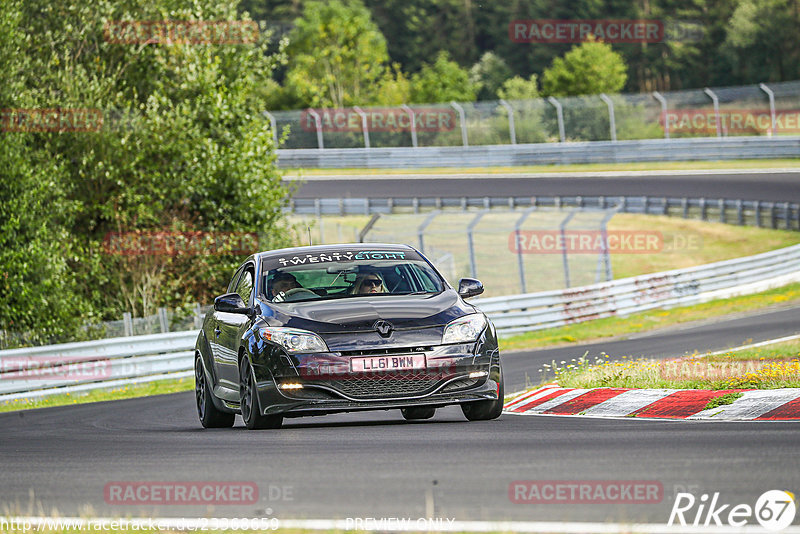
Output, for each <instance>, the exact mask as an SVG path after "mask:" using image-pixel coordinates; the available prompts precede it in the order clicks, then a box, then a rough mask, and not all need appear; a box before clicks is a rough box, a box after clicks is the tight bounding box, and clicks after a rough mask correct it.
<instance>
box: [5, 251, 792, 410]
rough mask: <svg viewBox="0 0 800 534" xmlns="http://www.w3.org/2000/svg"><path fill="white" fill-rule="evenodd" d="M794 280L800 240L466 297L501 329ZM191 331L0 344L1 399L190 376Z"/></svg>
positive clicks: (194, 335)
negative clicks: (609, 278) (659, 268)
mask: <svg viewBox="0 0 800 534" xmlns="http://www.w3.org/2000/svg"><path fill="white" fill-rule="evenodd" d="M797 281H800V245H794V246H792V247H788V248H784V249H780V250H774V251H771V252H766V253H763V254H758V255H756V256H749V257H746V258H737V259H733V260H727V261H721V262H717V263H711V264H708V265H701V266H699V267H691V268H688V269H678V270H674V271H667V272H662V273H656V274H649V275H643V276H637V277H633V278H625V279H622V280H614V281H613V282H605V283H600V284H594V285H590V286H584V287H577V288H570V289H565V290H559V291H546V292H542V293H530V294H525V295H512V296H505V297H494V298H486V299H474V300H473V301H472V302H473V303H474V304H475V305H476V306H478V307H479V308H480V309H481V310H483V311H484V312H485V313H486V314H487V315H488V316H489V317H490V318H491V319H492V321H493V322H494V324H495V326H496V327H497V330H498V332H499V333H500V334H512V333H515V332H525V331H531V330H539V329H543V328H549V327H554V326H563V325H567V324H571V323H579V322H582V321H588V320H591V319H597V318H602V317H611V316H625V315H629V314H632V313H637V312H641V311H646V310H650V309H653V308H663V307H669V306H676V305H688V304H695V303H698V302H703V301H706V300H711V299H714V298H725V297H728V296H733V295H736V294H748V293H755V292H758V291H763V290H764V289H768V288H770V287H779V286H781V285H784V284H787V283H791V282H797ZM197 333H198V332H197V331H196V330H193V331H188V332H174V333H167V334H155V335H149V336H134V337H125V338H114V339H103V340H99V341H88V342H84V343H67V344H63V345H51V346H47V347H32V348H21V349H13V350H4V351H0V400H11V399H14V398H21V397H28V398H30V397H41V396H46V395H50V394H54V393H66V392H70V391H82V390H88V389H98V388H107V387H110V386H118V385H125V384H131V383H136V382H142V381H148V380H157V379H161V378H171V377H188V376H191V375H192V374H193V373H192V368H193V348H194V344H195V339H196V338H197Z"/></svg>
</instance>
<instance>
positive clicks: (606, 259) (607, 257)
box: [594, 210, 617, 283]
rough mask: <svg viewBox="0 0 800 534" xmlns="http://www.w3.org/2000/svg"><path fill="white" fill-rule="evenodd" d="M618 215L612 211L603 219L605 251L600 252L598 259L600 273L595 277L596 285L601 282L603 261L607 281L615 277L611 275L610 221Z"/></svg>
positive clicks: (601, 232)
mask: <svg viewBox="0 0 800 534" xmlns="http://www.w3.org/2000/svg"><path fill="white" fill-rule="evenodd" d="M616 214H617V211H616V210H614V211H611V212H610V213H607V214H606V215H605V217H603V220H602V221H601V222H600V225H601V226H600V235H601V237H602V243H603V250H601V251H600V257H599V258H598V271H597V274H596V275H595V279H594V281H595V283H597V282H599V281H600V269H599V267H600V265H599V263H600V261H602V262H603V264H604V266H605V275H606V280H605V281H606V282H608V281H609V280H611V279H612V277H613V275H612V273H611V252H610V251H609V250H608V221H610V220H611V218H612V217H613V216H614V215H616Z"/></svg>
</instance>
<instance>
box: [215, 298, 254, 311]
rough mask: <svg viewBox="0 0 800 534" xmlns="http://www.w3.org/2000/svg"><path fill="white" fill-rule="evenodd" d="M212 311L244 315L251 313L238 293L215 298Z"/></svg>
mask: <svg viewBox="0 0 800 534" xmlns="http://www.w3.org/2000/svg"><path fill="white" fill-rule="evenodd" d="M214 310H216V311H218V312H223V313H242V314H245V315H249V314H250V313H251V312H252V310H251V309H250V308H248V307H247V304H245V303H244V301H243V300H242V297H240V296H239V294H238V293H225V294H224V295H220V296H219V297H217V298H215V299H214Z"/></svg>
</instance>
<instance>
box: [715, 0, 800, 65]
mask: <svg viewBox="0 0 800 534" xmlns="http://www.w3.org/2000/svg"><path fill="white" fill-rule="evenodd" d="M799 10H800V5H798V3H797V2H796V1H793V0H741V1H740V2H738V5H737V6H736V10H735V11H734V12H733V15H732V16H731V18H730V21H729V22H728V28H727V43H728V44H729V45H730V46H731V47H732V48H733V49H734V50H735V52H736V56H737V57H738V59H739V61H740V63H742V64H743V65H744V67H745V68H746V69H747V71H748V73H749V74H750V75H751V76H753V75H754V76H758V77H759V78H758V79H760V80H762V79H763V80H787V79H796V78H797V77H798V76H800V66H799V65H798V64H799V63H800V47H798V43H797V35H798V34H799V33H800V11H799Z"/></svg>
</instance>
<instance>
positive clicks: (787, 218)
mask: <svg viewBox="0 0 800 534" xmlns="http://www.w3.org/2000/svg"><path fill="white" fill-rule="evenodd" d="M791 214H792V210H791V208H790V207H789V203H788V202H784V203H783V218H784V222H783V227H784V228H785V229H787V230H791V229H792V215H791Z"/></svg>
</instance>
